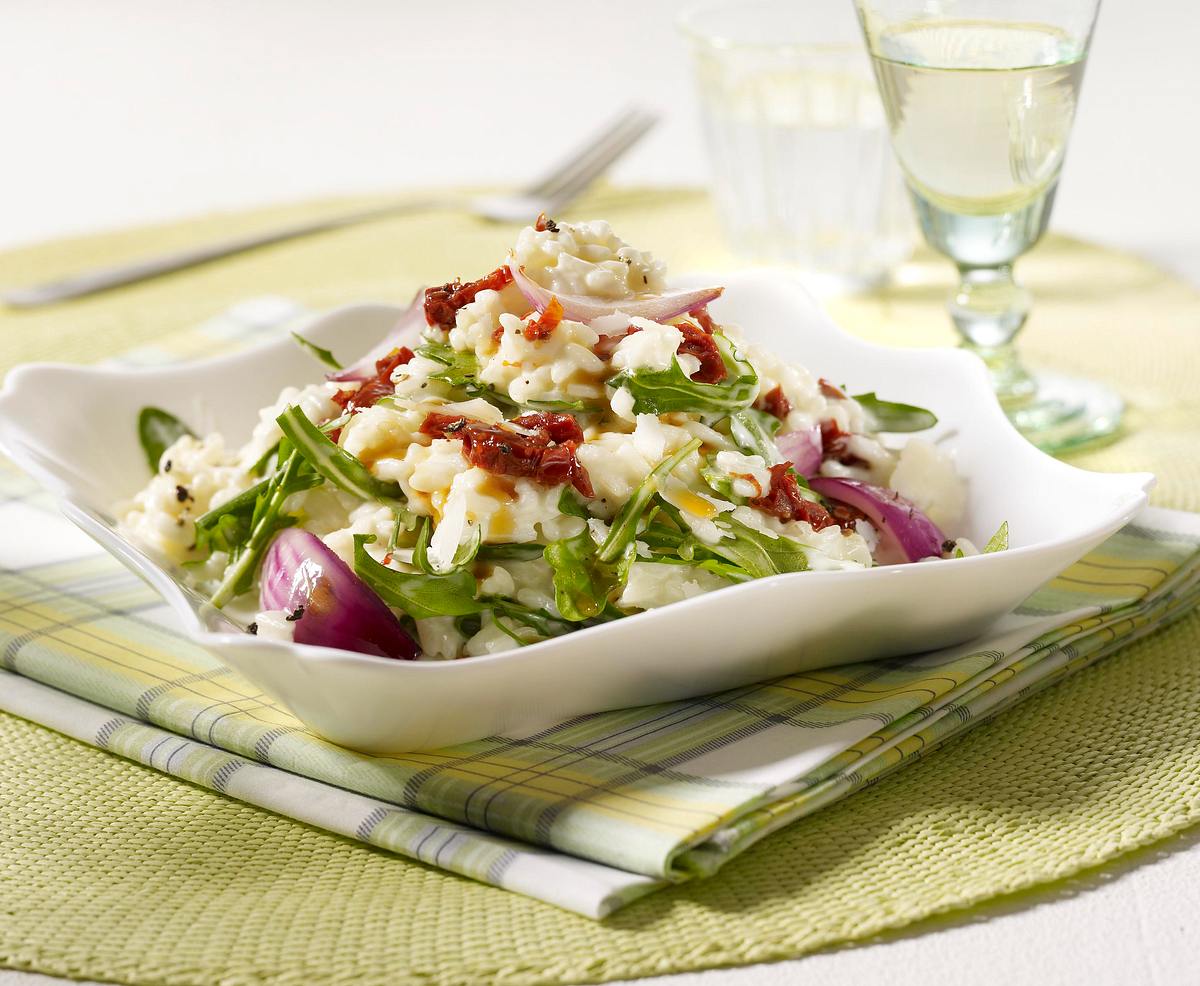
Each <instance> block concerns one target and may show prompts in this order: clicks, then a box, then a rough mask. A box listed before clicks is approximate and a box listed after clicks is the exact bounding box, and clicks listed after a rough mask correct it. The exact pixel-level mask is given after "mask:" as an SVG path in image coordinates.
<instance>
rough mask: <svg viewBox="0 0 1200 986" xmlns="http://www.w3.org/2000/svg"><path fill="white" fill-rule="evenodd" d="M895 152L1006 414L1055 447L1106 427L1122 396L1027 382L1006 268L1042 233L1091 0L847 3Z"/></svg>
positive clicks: (1063, 383) (1083, 55) (1116, 420)
mask: <svg viewBox="0 0 1200 986" xmlns="http://www.w3.org/2000/svg"><path fill="white" fill-rule="evenodd" d="M855 3H856V6H857V8H858V15H859V20H860V22H861V25H862V30H863V34H864V35H865V36H866V40H867V48H868V50H869V52H870V55H871V61H872V64H873V67H874V70H875V78H876V81H877V83H878V85H879V92H880V95H881V97H882V99H883V105H884V108H885V110H886V112H887V117H888V125H889V128H890V131H891V136H892V147H893V149H894V150H895V152H896V157H897V159H898V160H899V162H900V167H901V169H902V170H903V171H904V175H905V178H906V180H907V182H908V188H909V191H910V193H911V195H912V200H913V203H914V204H915V205H916V211H917V218H918V220H919V221H920V224H921V229H922V231H923V232H924V234H925V238H926V240H928V242H929V244H930V246H932V247H934V248H935V249H936V250H938V251H940V252H941V253H943V254H945V255H946V256H947V257H949V258H950V259H951V260H952V261H954V263H955V264H956V265H957V266H958V271H959V277H960V280H959V285H958V288H957V289H956V290H955V292H954V294H953V295H952V296H951V299H950V302H949V310H950V317H951V318H952V319H953V320H954V324H955V325H956V326H957V327H958V330H959V332H960V333H961V334H962V337H963V345H964V346H966V347H967V348H968V349H971V350H973V351H974V352H976V353H978V354H979V355H980V356H981V357H983V359H984V361H985V362H986V363H987V365H988V367H989V369H990V371H991V374H992V381H993V384H994V386H995V388H996V394H997V396H998V397H999V398H1000V402H1001V404H1002V405H1003V406H1004V408H1005V410H1006V411H1007V412H1008V415H1009V417H1010V418H1011V419H1012V420H1013V422H1014V423H1015V424H1016V425H1017V427H1018V428H1019V429H1020V430H1021V431H1022V432H1023V433H1024V434H1025V435H1026V437H1028V438H1029V439H1030V440H1031V441H1032V442H1034V443H1035V444H1037V445H1039V446H1041V447H1042V448H1044V449H1046V450H1048V451H1056V452H1057V451H1063V450H1066V449H1069V448H1073V447H1076V446H1079V445H1081V444H1083V443H1085V442H1091V441H1093V440H1095V439H1097V438H1100V437H1102V436H1105V435H1109V434H1111V433H1112V432H1114V431H1115V430H1116V429H1117V427H1118V425H1119V424H1120V419H1121V413H1122V409H1123V407H1122V403H1121V400H1120V398H1119V397H1117V396H1116V395H1115V394H1113V393H1112V392H1111V391H1109V390H1108V389H1107V388H1105V387H1102V386H1100V385H1099V384H1095V383H1091V382H1089V381H1082V380H1074V379H1070V378H1065V377H1058V376H1051V375H1040V376H1038V377H1036V378H1035V377H1033V376H1031V375H1030V374H1029V373H1028V372H1027V371H1026V370H1025V368H1024V367H1023V366H1022V365H1021V363H1020V361H1019V360H1018V358H1017V355H1016V350H1015V349H1014V347H1013V339H1014V337H1015V336H1016V334H1017V332H1018V331H1019V330H1020V328H1021V326H1022V325H1024V324H1025V319H1026V318H1027V316H1028V314H1029V305H1030V297H1029V293H1028V292H1027V291H1026V290H1025V289H1024V288H1023V287H1022V286H1021V285H1020V283H1019V282H1017V281H1016V280H1015V279H1014V277H1013V262H1014V261H1015V260H1016V259H1017V258H1018V257H1019V256H1021V254H1023V253H1024V252H1025V251H1026V250H1028V249H1029V248H1030V247H1032V246H1033V245H1034V244H1035V243H1037V241H1038V240H1039V239H1040V238H1041V236H1042V233H1043V232H1045V229H1046V224H1047V222H1048V221H1049V219H1050V210H1051V207H1052V206H1053V204H1054V193H1055V190H1056V188H1057V186H1058V178H1059V174H1060V172H1061V170H1062V163H1063V157H1064V156H1065V154H1066V150H1067V141H1068V138H1069V137H1070V133H1071V124H1072V122H1073V121H1074V118H1075V107H1076V103H1077V101H1078V98H1079V88H1080V85H1081V84H1082V82H1083V70H1084V65H1085V62H1086V60H1087V51H1088V43H1089V42H1090V40H1091V36H1092V28H1093V26H1094V24H1095V20H1096V14H1097V11H1098V9H1099V0H855Z"/></svg>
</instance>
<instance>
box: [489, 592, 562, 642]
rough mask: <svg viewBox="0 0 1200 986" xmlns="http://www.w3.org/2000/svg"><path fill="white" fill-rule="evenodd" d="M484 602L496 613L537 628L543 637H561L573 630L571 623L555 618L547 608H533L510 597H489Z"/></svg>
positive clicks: (534, 628) (533, 628) (531, 627)
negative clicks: (513, 600) (515, 601)
mask: <svg viewBox="0 0 1200 986" xmlns="http://www.w3.org/2000/svg"><path fill="white" fill-rule="evenodd" d="M484 602H485V603H486V604H487V605H488V606H490V607H491V608H492V611H493V612H494V613H499V614H500V615H502V616H507V617H508V618H509V619H510V620H513V621H514V622H516V623H520V624H522V625H523V626H527V627H529V628H530V629H532V630H536V631H537V632H538V633H539V634H540V635H541V636H543V637H561V636H562V635H563V634H564V633H568V632H569V631H570V630H571V625H570V624H569V623H566V622H564V621H563V620H558V619H555V618H554V617H553V616H551V615H550V614H549V613H547V612H546V611H545V610H541V609H532V608H531V607H529V606H522V605H521V604H520V603H514V602H512V601H511V600H509V599H500V598H497V597H489V598H488V599H485V600H484ZM521 643H522V644H524V643H527V641H524V640H522V641H521Z"/></svg>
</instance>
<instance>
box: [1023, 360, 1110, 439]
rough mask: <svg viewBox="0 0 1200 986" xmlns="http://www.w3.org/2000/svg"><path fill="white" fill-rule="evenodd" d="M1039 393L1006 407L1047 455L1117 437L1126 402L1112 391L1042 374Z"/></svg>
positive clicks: (1083, 381)
mask: <svg viewBox="0 0 1200 986" xmlns="http://www.w3.org/2000/svg"><path fill="white" fill-rule="evenodd" d="M1036 380H1037V389H1036V390H1035V391H1034V392H1033V393H1032V394H1029V395H1024V396H1022V398H1020V399H1018V400H1015V401H1011V402H1002V403H1004V404H1005V408H1004V410H1005V412H1006V413H1007V414H1008V417H1009V420H1010V421H1012V423H1013V424H1014V425H1016V426H1017V430H1018V431H1019V432H1021V434H1022V435H1024V436H1025V437H1026V438H1028V439H1029V440H1030V441H1031V442H1033V444H1034V445H1036V446H1037V447H1038V448H1040V449H1041V450H1042V451H1043V452H1049V453H1050V454H1051V455H1060V454H1062V453H1064V452H1070V451H1075V450H1077V449H1081V448H1083V447H1084V446H1087V445H1094V444H1099V443H1102V442H1103V441H1105V440H1108V439H1111V438H1113V437H1115V436H1116V433H1117V431H1118V430H1119V429H1120V427H1121V416H1122V414H1123V413H1124V411H1125V402H1124V401H1123V400H1121V398H1120V397H1119V396H1118V395H1117V394H1116V393H1115V392H1114V391H1112V390H1109V388H1108V387H1105V386H1103V385H1102V384H1098V383H1093V382H1092V381H1090V380H1080V379H1078V378H1076V377H1062V376H1059V375H1058V374H1054V373H1039V374H1037V376H1036Z"/></svg>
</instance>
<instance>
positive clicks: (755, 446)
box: [729, 407, 783, 466]
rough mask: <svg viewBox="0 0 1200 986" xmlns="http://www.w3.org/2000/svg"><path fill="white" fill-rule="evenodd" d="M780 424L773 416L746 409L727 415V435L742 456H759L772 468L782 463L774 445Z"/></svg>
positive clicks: (781, 457) (750, 408)
mask: <svg viewBox="0 0 1200 986" xmlns="http://www.w3.org/2000/svg"><path fill="white" fill-rule="evenodd" d="M782 424H783V422H782V421H780V420H779V419H778V418H777V417H775V415H773V414H767V413H766V412H765V411H756V410H755V409H754V408H752V407H747V408H743V409H742V410H740V411H734V412H733V413H732V414H731V415H729V435H730V437H731V438H732V439H733V441H734V443H735V444H736V445H737V447H738V448H739V449H741V451H742V453H743V454H744V455H760V456H762V459H763V461H764V462H765V463H766V464H767V465H768V466H773V465H775V464H776V463H777V462H782V461H783V456H782V455H780V454H779V449H778V447H777V446H776V445H775V433H776V432H777V431H779V428H780V426H781V425H782Z"/></svg>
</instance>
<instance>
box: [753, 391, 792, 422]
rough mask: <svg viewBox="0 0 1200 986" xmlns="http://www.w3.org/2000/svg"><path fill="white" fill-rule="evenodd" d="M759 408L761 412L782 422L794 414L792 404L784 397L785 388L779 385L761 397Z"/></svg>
mask: <svg viewBox="0 0 1200 986" xmlns="http://www.w3.org/2000/svg"><path fill="white" fill-rule="evenodd" d="M758 408H759V410H760V411H766V412H767V414H773V415H774V416H775V417H777V418H778V419H779V420H780V421H784V420H786V419H787V416H788V415H789V414H791V413H792V402H791V401H789V400H788V399H787V397H785V396H784V393H783V386H782V385H780V384H777V385H776V386H775V387H774V388H773V389H771V390H768V391H767V392H766V393H765V394H763V395H762V396H761V397H759V399H758Z"/></svg>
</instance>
